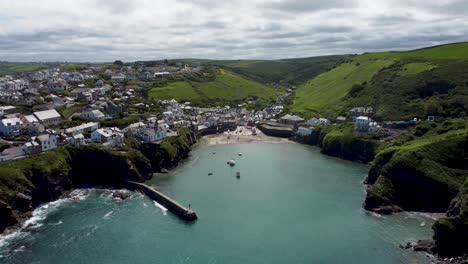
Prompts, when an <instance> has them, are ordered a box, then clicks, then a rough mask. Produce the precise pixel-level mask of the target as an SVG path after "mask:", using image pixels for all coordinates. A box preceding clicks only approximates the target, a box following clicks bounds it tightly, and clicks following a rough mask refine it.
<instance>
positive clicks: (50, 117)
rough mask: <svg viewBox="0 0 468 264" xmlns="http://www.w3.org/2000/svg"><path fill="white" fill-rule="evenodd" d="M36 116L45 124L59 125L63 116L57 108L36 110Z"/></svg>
mask: <svg viewBox="0 0 468 264" xmlns="http://www.w3.org/2000/svg"><path fill="white" fill-rule="evenodd" d="M34 116H35V117H36V118H37V119H38V120H39V121H40V122H41V123H42V124H43V125H44V126H52V125H57V124H59V123H60V121H62V117H61V116H60V114H59V113H58V112H57V110H55V109H51V110H45V111H39V112H34Z"/></svg>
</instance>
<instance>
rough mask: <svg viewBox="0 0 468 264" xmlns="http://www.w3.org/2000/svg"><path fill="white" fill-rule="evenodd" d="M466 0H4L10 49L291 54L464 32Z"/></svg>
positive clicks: (62, 54) (450, 37) (29, 53)
mask: <svg viewBox="0 0 468 264" xmlns="http://www.w3.org/2000/svg"><path fill="white" fill-rule="evenodd" d="M467 10H468V3H466V1H463V0H438V1H434V0H385V1H384V0H381V1H377V0H332V1H321V0H292V1H291V0H237V1H234V0H224V1H222V0H218V1H212V0H173V1H162V0H133V1H125V0H81V1H73V0H62V1H59V0H42V1H37V0H23V1H17V0H2V1H0V59H1V60H17V61H34V60H47V61H55V60H62V61H65V60H66V61H112V60H115V59H122V60H126V61H130V60H148V59H163V58H182V57H197V58H213V59H220V58H227V59H230V58H265V59H268V58H283V57H303V56H315V55H326V54H339V53H360V52H365V51H375V50H388V49H409V48H418V47H423V46H429V45H434V44H441V43H446V42H455V41H464V40H467V37H468V19H467V17H466V16H467Z"/></svg>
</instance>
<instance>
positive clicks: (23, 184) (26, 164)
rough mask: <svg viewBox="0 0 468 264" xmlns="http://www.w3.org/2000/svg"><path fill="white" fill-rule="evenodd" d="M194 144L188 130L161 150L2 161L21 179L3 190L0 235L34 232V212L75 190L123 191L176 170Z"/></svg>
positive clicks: (120, 195)
mask: <svg viewBox="0 0 468 264" xmlns="http://www.w3.org/2000/svg"><path fill="white" fill-rule="evenodd" d="M195 143H196V140H195V136H194V135H193V134H192V133H191V132H185V133H180V135H179V136H178V137H175V138H173V139H169V140H167V141H166V142H165V144H164V147H161V148H160V147H150V148H147V147H146V146H143V145H138V146H134V147H135V148H132V149H127V150H125V151H112V150H110V149H105V148H101V147H96V146H85V147H79V148H73V147H68V148H62V149H59V150H56V151H50V152H47V153H44V154H42V155H38V156H35V157H32V158H30V159H23V160H19V161H13V162H9V163H8V162H7V163H4V164H2V166H0V173H2V172H6V173H9V175H7V176H9V177H11V173H12V171H11V170H10V168H15V169H20V172H21V175H18V180H17V186H15V188H16V189H17V190H16V191H10V190H9V189H6V190H8V191H9V192H8V193H7V192H6V191H3V190H1V189H0V215H2V218H1V219H0V233H1V234H2V235H4V236H5V235H8V234H11V233H13V232H16V231H18V230H20V229H21V230H28V229H30V227H28V225H27V224H25V223H26V222H27V220H28V219H30V218H31V217H32V216H33V215H32V214H33V211H34V209H36V208H38V207H40V206H41V205H42V204H46V203H50V202H53V201H57V200H60V199H74V197H73V196H70V194H72V192H73V191H74V190H76V189H82V188H85V189H87V188H94V189H96V188H97V189H112V190H119V189H125V188H126V183H127V181H129V180H131V181H135V182H144V181H146V180H149V179H151V178H152V177H153V174H154V173H156V172H163V171H165V170H170V169H172V168H175V167H176V166H177V164H179V162H180V161H181V160H183V159H185V158H186V157H188V154H189V152H190V151H191V147H192V145H193V144H195ZM155 146H157V145H155ZM168 151H172V152H171V154H172V155H171V154H169V153H166V152H168ZM162 156H164V157H165V158H161V157H162ZM51 160H54V161H55V163H54V162H50V161H51ZM0 176H1V175H0ZM113 196H114V198H115V199H120V200H124V199H126V198H128V195H126V194H125V193H124V192H121V191H116V192H114V193H113Z"/></svg>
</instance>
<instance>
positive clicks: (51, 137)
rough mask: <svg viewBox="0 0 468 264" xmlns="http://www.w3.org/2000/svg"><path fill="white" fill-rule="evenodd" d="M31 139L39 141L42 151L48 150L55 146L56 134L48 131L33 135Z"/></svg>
mask: <svg viewBox="0 0 468 264" xmlns="http://www.w3.org/2000/svg"><path fill="white" fill-rule="evenodd" d="M33 139H34V141H36V142H37V143H39V145H40V146H41V150H42V151H48V150H51V149H56V148H57V134H55V133H54V132H51V131H48V132H47V133H44V134H41V135H39V136H37V137H33Z"/></svg>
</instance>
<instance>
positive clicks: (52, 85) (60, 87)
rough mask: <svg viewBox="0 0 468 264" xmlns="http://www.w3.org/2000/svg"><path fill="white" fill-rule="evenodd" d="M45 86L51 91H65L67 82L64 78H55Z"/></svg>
mask: <svg viewBox="0 0 468 264" xmlns="http://www.w3.org/2000/svg"><path fill="white" fill-rule="evenodd" d="M47 87H48V88H49V91H51V92H59V91H65V90H67V89H68V84H67V82H66V81H64V80H57V81H52V82H49V83H47Z"/></svg>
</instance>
